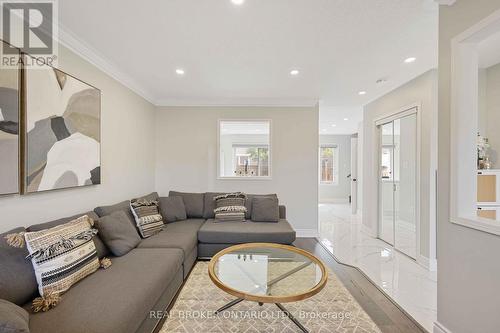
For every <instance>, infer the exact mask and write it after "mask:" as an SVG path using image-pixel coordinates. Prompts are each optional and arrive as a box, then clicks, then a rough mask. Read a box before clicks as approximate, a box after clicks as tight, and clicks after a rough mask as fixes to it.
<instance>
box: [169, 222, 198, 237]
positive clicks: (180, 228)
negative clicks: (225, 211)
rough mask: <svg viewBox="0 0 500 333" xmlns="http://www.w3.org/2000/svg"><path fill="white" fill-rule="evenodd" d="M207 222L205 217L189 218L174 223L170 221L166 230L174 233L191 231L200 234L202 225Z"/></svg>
mask: <svg viewBox="0 0 500 333" xmlns="http://www.w3.org/2000/svg"><path fill="white" fill-rule="evenodd" d="M204 223H205V220H204V219H187V220H184V221H177V222H174V223H169V224H167V225H166V226H165V230H167V231H168V232H172V233H174V232H175V233H180V232H185V233H191V234H198V230H200V228H201V226H202V225H203V224H204Z"/></svg>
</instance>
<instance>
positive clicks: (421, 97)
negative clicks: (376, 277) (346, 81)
mask: <svg viewBox="0 0 500 333" xmlns="http://www.w3.org/2000/svg"><path fill="white" fill-rule="evenodd" d="M414 103H418V104H420V106H421V108H420V122H421V125H420V131H421V132H420V149H421V151H420V234H421V235H420V256H423V257H425V258H431V259H433V258H435V256H436V254H435V253H436V252H435V241H434V239H435V216H436V215H435V210H434V209H435V193H436V189H435V171H436V168H437V164H436V163H437V137H436V131H437V121H436V118H437V71H436V70H431V71H428V72H426V73H424V74H422V75H420V76H419V77H417V78H415V79H413V80H411V81H410V82H408V83H406V84H404V85H403V86H401V87H399V88H397V89H395V90H393V91H392V92H390V93H388V94H387V95H385V96H383V97H381V98H379V99H377V100H375V101H373V102H371V103H369V104H367V105H366V106H365V107H364V115H363V148H362V149H363V161H362V165H363V174H362V176H363V181H362V184H363V185H362V186H363V225H364V226H365V227H366V228H367V229H368V230H370V231H371V233H372V235H374V236H376V235H377V220H378V217H377V216H378V204H377V200H376V199H377V197H378V153H379V152H378V136H377V132H376V126H375V121H376V120H377V119H381V118H384V117H386V116H389V115H391V114H394V113H397V112H398V111H402V110H403V109H404V108H405V107H407V106H409V105H411V104H414ZM417 260H419V254H417ZM423 260H424V261H425V259H423Z"/></svg>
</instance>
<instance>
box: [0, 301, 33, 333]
mask: <svg viewBox="0 0 500 333" xmlns="http://www.w3.org/2000/svg"><path fill="white" fill-rule="evenodd" d="M29 331H30V329H29V314H28V312H27V311H26V310H25V309H23V308H21V307H20V306H18V305H16V304H14V303H11V302H9V301H6V300H3V299H0V332H4V333H29Z"/></svg>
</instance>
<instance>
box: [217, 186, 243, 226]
mask: <svg viewBox="0 0 500 333" xmlns="http://www.w3.org/2000/svg"><path fill="white" fill-rule="evenodd" d="M214 200H215V202H216V204H215V207H216V208H215V209H214V213H215V220H217V221H221V222H243V221H245V213H246V211H247V209H246V207H245V200H246V195H245V193H241V192H236V193H227V194H222V195H218V196H216V197H214Z"/></svg>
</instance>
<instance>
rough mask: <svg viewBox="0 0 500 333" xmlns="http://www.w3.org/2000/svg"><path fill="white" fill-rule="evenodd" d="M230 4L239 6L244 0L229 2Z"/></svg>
mask: <svg viewBox="0 0 500 333" xmlns="http://www.w3.org/2000/svg"><path fill="white" fill-rule="evenodd" d="M231 2H232V3H234V4H235V5H237V6H240V5H242V4H243V3H244V2H245V0H231Z"/></svg>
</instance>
